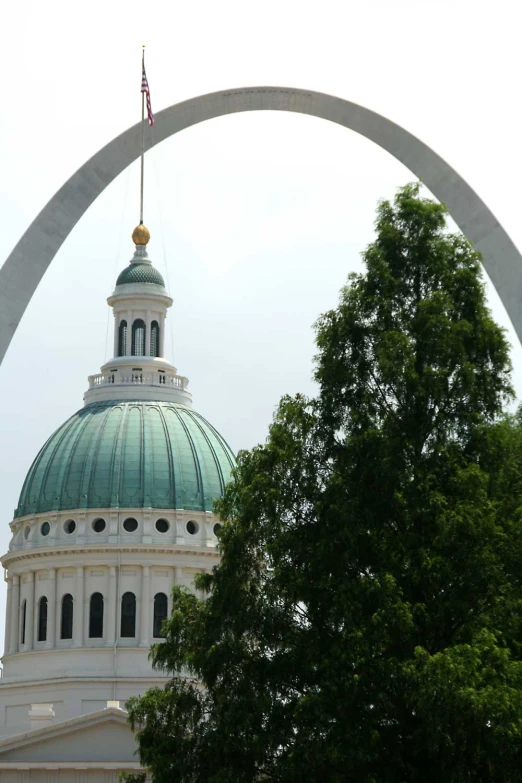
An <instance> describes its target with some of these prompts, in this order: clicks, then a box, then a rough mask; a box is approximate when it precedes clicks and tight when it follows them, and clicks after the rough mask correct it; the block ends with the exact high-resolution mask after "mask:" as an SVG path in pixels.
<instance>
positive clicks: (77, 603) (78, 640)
mask: <svg viewBox="0 0 522 783" xmlns="http://www.w3.org/2000/svg"><path fill="white" fill-rule="evenodd" d="M83 593H84V585H83V566H79V567H78V568H77V569H76V585H75V595H74V604H73V605H74V613H73V644H72V646H73V647H83Z"/></svg>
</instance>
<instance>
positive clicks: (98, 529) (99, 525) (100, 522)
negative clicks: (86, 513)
mask: <svg viewBox="0 0 522 783" xmlns="http://www.w3.org/2000/svg"><path fill="white" fill-rule="evenodd" d="M105 527H106V523H105V520H104V519H101V518H99V519H95V520H94V522H93V523H92V529H93V530H94V532H95V533H103V531H104V530H105Z"/></svg>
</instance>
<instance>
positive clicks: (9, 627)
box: [4, 576, 13, 655]
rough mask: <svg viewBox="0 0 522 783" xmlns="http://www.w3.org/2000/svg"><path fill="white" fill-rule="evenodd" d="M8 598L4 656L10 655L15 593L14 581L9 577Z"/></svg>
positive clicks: (6, 602) (6, 603) (7, 580)
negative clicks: (12, 608)
mask: <svg viewBox="0 0 522 783" xmlns="http://www.w3.org/2000/svg"><path fill="white" fill-rule="evenodd" d="M5 581H6V582H7V597H6V601H5V635H4V655H9V634H10V633H11V602H12V599H11V594H12V592H13V579H12V577H10V576H8V577H7V579H6V580H5Z"/></svg>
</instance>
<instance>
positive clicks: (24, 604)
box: [20, 599, 27, 644]
mask: <svg viewBox="0 0 522 783" xmlns="http://www.w3.org/2000/svg"><path fill="white" fill-rule="evenodd" d="M26 617H27V601H26V600H25V599H24V600H23V601H22V617H21V622H20V626H21V628H20V643H21V644H25V620H26Z"/></svg>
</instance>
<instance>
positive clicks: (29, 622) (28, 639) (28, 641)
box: [24, 571, 34, 650]
mask: <svg viewBox="0 0 522 783" xmlns="http://www.w3.org/2000/svg"><path fill="white" fill-rule="evenodd" d="M27 583H28V588H27V593H28V595H27V610H26V615H25V646H24V649H25V650H32V649H33V639H34V571H29V573H28V574H27Z"/></svg>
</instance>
